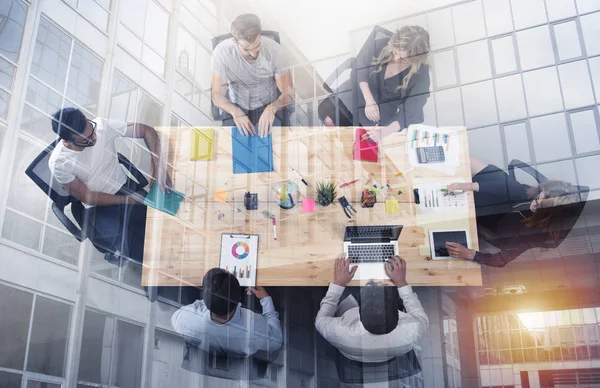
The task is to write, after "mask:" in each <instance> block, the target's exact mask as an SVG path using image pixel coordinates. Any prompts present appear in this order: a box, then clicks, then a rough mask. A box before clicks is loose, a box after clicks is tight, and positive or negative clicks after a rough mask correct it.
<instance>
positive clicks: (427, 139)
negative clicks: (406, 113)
mask: <svg viewBox="0 0 600 388" xmlns="http://www.w3.org/2000/svg"><path fill="white" fill-rule="evenodd" d="M458 134H459V133H458V132H457V131H453V130H449V129H444V128H436V127H430V126H427V125H421V124H413V125H410V126H409V127H408V131H407V133H406V153H407V154H408V157H409V158H408V159H409V162H410V165H411V166H412V167H419V168H428V169H431V170H435V171H440V172H443V173H444V174H447V175H454V173H455V172H456V168H457V167H458V165H459V163H460V142H459V139H458ZM424 135H425V136H424ZM433 146H443V147H444V156H445V161H444V162H443V163H423V164H421V163H419V159H418V158H417V147H433Z"/></svg>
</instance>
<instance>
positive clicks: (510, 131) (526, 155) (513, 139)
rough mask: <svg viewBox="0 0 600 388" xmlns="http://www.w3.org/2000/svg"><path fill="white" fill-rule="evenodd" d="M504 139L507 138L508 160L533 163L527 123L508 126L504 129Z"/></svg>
mask: <svg viewBox="0 0 600 388" xmlns="http://www.w3.org/2000/svg"><path fill="white" fill-rule="evenodd" d="M504 137H505V138H506V153H507V156H508V160H513V159H519V160H521V161H523V162H525V163H529V162H531V155H530V152H529V139H528V137H527V126H526V125H525V123H518V124H512V125H506V126H505V127H504Z"/></svg>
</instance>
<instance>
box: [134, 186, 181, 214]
mask: <svg viewBox="0 0 600 388" xmlns="http://www.w3.org/2000/svg"><path fill="white" fill-rule="evenodd" d="M183 198H185V195H183V193H180V192H179V191H175V190H171V192H170V193H166V192H165V193H163V192H162V190H161V189H160V186H159V185H157V184H154V185H152V188H151V189H150V192H149V193H148V195H146V199H145V200H144V205H146V206H150V207H151V208H154V209H156V210H160V211H161V212H164V213H167V214H170V215H172V216H174V215H176V214H177V211H178V210H179V205H180V204H181V201H182V200H183Z"/></svg>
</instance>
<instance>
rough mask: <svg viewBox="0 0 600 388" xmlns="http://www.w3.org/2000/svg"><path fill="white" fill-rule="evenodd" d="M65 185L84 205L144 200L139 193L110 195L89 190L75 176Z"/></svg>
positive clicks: (103, 204) (105, 204) (140, 201)
mask: <svg viewBox="0 0 600 388" xmlns="http://www.w3.org/2000/svg"><path fill="white" fill-rule="evenodd" d="M65 187H66V188H67V190H68V191H69V193H70V194H71V195H72V196H73V197H75V198H77V199H78V200H80V201H81V202H83V203H85V204H86V205H92V206H109V205H121V204H124V203H126V202H132V201H137V202H139V203H143V202H144V198H143V197H142V196H141V195H139V194H131V195H112V194H106V193H101V192H98V191H90V190H89V189H88V188H87V186H86V185H85V184H84V183H83V182H82V181H80V180H79V179H77V178H75V179H73V180H72V181H71V182H70V183H67V184H66V185H65Z"/></svg>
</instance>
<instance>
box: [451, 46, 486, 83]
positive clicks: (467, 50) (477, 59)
mask: <svg viewBox="0 0 600 388" xmlns="http://www.w3.org/2000/svg"><path fill="white" fill-rule="evenodd" d="M457 55H458V68H459V70H460V82H461V83H462V84H466V83H472V82H476V81H483V80H485V79H489V78H491V77H492V67H491V65H490V53H489V48H488V42H487V40H480V41H478V42H473V43H469V44H465V45H463V46H458V48H457Z"/></svg>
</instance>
